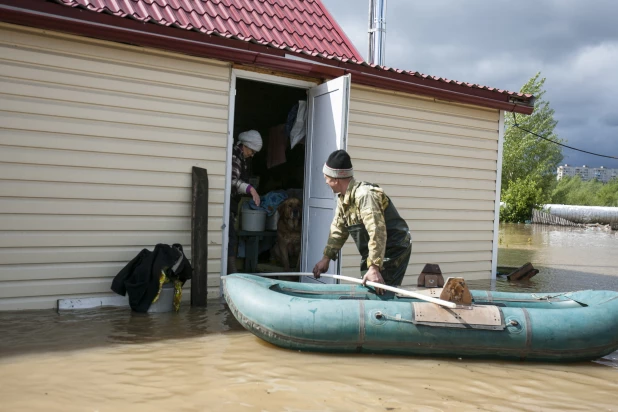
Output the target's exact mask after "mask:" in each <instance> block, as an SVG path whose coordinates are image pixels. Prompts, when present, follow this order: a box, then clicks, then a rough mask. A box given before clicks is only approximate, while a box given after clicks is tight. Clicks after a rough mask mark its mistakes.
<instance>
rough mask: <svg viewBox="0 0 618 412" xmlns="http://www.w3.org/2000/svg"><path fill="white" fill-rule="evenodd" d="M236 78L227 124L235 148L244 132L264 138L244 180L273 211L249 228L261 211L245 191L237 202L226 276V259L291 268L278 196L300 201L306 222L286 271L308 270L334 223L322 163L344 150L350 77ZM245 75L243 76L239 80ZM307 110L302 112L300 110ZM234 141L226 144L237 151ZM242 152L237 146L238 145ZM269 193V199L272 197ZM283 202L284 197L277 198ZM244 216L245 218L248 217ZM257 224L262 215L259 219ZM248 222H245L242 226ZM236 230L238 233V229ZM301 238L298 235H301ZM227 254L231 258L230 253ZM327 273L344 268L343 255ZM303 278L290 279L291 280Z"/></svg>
mask: <svg viewBox="0 0 618 412" xmlns="http://www.w3.org/2000/svg"><path fill="white" fill-rule="evenodd" d="M235 73H236V75H235V76H233V79H232V86H233V87H232V92H231V95H230V97H231V101H230V103H231V107H233V112H232V113H230V120H231V122H232V124H230V129H231V130H232V136H233V141H230V142H229V143H231V144H233V145H235V144H236V143H237V142H238V136H239V134H240V133H242V132H244V131H247V130H257V131H258V132H259V133H260V135H261V137H262V141H263V146H262V150H260V151H259V153H257V154H256V155H255V156H254V158H252V161H251V162H250V163H251V165H250V167H249V170H248V177H246V180H247V183H250V184H252V185H254V186H255V187H256V188H257V190H258V193H259V195H260V197H261V198H262V199H264V198H266V202H264V203H263V204H262V205H260V206H266V207H263V208H264V209H266V208H268V210H269V212H270V213H268V216H267V217H266V219H265V221H264V222H263V226H259V227H258V228H257V229H258V230H256V228H255V227H251V229H252V230H246V229H247V227H246V225H247V224H248V225H249V226H251V225H252V219H249V218H248V217H249V216H250V215H252V214H255V213H254V212H255V210H256V209H259V208H260V207H258V206H257V205H255V203H253V204H251V196H248V195H246V196H244V198H245V199H244V203H242V204H238V205H237V206H236V205H235V206H234V208H235V211H234V214H235V215H236V216H237V218H236V220H235V222H234V226H233V227H234V230H235V232H234V233H236V234H240V236H239V241H238V244H237V246H235V247H234V248H231V247H228V239H229V236H228V235H229V233H230V232H231V231H229V230H224V232H223V241H224V245H225V246H224V248H223V250H224V255H223V256H222V262H223V263H224V264H223V267H222V273H225V274H227V273H228V271H227V270H226V268H227V261H228V257H230V258H232V257H233V258H234V261H233V262H235V266H236V268H235V269H236V270H237V271H239V272H244V273H273V272H286V270H285V269H286V266H285V265H286V263H285V262H283V261H282V260H284V259H282V258H281V253H279V254H278V255H277V254H276V253H273V252H276V251H277V250H279V251H280V252H282V253H285V251H282V250H281V249H280V248H278V247H277V244H278V235H279V234H278V231H279V227H280V226H281V222H282V216H281V213H279V214H278V215H277V214H276V213H274V212H275V210H279V207H278V206H277V204H278V201H280V200H281V197H283V198H284V199H286V200H287V199H298V200H300V203H301V206H302V214H301V215H302V218H301V220H302V226H301V227H300V230H299V229H298V228H297V229H296V234H295V236H293V237H292V240H293V244H294V245H296V246H297V247H298V248H299V249H300V250H299V252H300V253H299V256H298V258H297V257H296V256H295V254H290V256H289V259H288V261H287V265H288V266H287V271H289V272H309V271H310V270H311V268H312V267H313V265H314V264H315V263H316V262H317V261H319V260H320V259H321V258H322V252H323V248H324V242H325V241H326V240H327V239H328V233H329V228H330V223H331V221H332V218H333V216H334V213H335V208H336V205H337V201H336V198H335V195H334V194H333V193H332V191H331V190H330V188H328V186H327V185H326V184H325V183H324V177H323V174H322V167H323V164H324V161H325V160H326V158H327V157H328V155H329V154H330V153H332V152H333V151H334V150H337V149H345V148H346V145H347V129H348V117H349V104H350V85H351V77H350V75H345V76H341V77H338V78H336V79H333V80H329V81H326V82H323V83H321V84H319V85H315V84H312V83H309V82H305V81H300V80H291V79H287V78H283V77H277V76H272V75H265V74H264V75H262V74H259V75H258V74H255V73H251V72H247V73H242V76H240V71H236V72H235ZM239 77H242V78H239ZM303 106H304V107H305V111H304V112H303V110H302V107H303ZM233 147H234V146H229V149H230V150H232V149H233ZM239 149H240V148H239ZM231 163H232V154H231V152H229V154H228V159H227V172H226V186H227V187H226V194H228V198H226V200H225V203H224V204H225V207H226V210H225V211H224V215H225V222H226V223H228V224H226V228H230V225H229V220H228V215H230V214H232V211H231V207H229V205H230V204H231V203H232V202H231V201H230V198H229V190H230V189H231V185H232V180H231ZM271 195H272V196H271ZM279 204H280V205H283V202H279ZM243 213H244V214H245V217H247V220H246V221H243ZM258 221H259V218H258ZM243 225H245V227H243ZM236 230H238V231H236ZM299 238H300V239H299ZM228 255H229V256H228ZM339 257H340V258H339V259H338V262H337V263H336V264H333V265H331V266H330V268H329V270H328V272H327V273H330V274H337V273H340V269H341V268H340V264H341V255H340V256H339ZM292 279H294V280H297V279H298V277H291V278H290V280H292ZM300 281H301V282H320V283H333V282H335V281H334V279H328V278H324V277H322V278H320V279H318V280H316V279H314V278H313V276H302V277H301V278H300Z"/></svg>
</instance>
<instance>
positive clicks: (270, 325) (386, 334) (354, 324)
mask: <svg viewBox="0 0 618 412" xmlns="http://www.w3.org/2000/svg"><path fill="white" fill-rule="evenodd" d="M223 288H224V296H225V299H226V302H227V304H228V306H229V308H230V310H231V312H232V313H233V314H234V316H235V317H236V319H237V320H238V321H239V322H240V323H241V324H242V325H243V326H244V327H245V328H246V329H248V330H249V331H251V332H252V333H253V334H255V335H256V336H258V337H260V338H262V339H264V340H265V341H267V342H270V343H272V344H274V345H276V346H280V347H283V348H287V349H293V350H301V351H315V352H360V353H375V354H393V355H420V356H449V357H461V358H495V359H513V360H533V361H556V362H575V361H584V360H593V359H598V358H600V357H603V356H605V355H608V354H610V353H612V352H614V351H616V350H618V292H613V291H592V290H587V291H577V292H568V293H552V294H548V293H536V294H534V293H508V292H491V291H477V290H474V291H471V292H472V297H473V301H474V302H473V309H471V310H474V308H477V307H482V306H492V307H496V308H497V309H492V310H494V311H496V312H499V314H500V316H501V327H495V328H494V329H484V328H483V327H482V326H481V327H470V326H469V325H468V326H463V327H462V326H461V325H459V326H458V327H453V326H450V327H448V326H445V325H444V324H437V325H436V324H431V325H428V324H423V323H420V322H417V321H416V320H415V316H414V315H415V313H414V311H415V307H417V308H418V307H419V306H418V305H417V306H415V305H414V303H422V302H423V301H422V300H418V299H414V298H408V297H402V296H398V295H395V294H393V293H387V294H385V295H382V296H379V295H377V294H376V293H375V292H374V291H373V290H371V289H369V288H366V287H363V286H360V285H322V284H309V283H297V282H286V281H279V280H274V279H268V278H263V277H260V276H254V275H246V274H234V275H229V276H226V277H224V278H223ZM426 305H433V304H426ZM417 310H418V309H417Z"/></svg>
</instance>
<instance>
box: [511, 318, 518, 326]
mask: <svg viewBox="0 0 618 412" xmlns="http://www.w3.org/2000/svg"><path fill="white" fill-rule="evenodd" d="M509 325H511V326H519V322H517V321H516V320H515V319H512V320H511V321H510V322H509Z"/></svg>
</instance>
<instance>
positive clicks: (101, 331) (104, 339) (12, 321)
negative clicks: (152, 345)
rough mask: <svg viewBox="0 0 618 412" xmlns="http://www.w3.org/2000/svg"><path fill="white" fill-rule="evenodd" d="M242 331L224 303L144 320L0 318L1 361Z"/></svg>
mask: <svg viewBox="0 0 618 412" xmlns="http://www.w3.org/2000/svg"><path fill="white" fill-rule="evenodd" d="M239 331H243V332H244V328H243V327H242V326H241V325H240V324H239V323H238V322H236V319H235V318H234V316H233V315H232V314H231V313H230V312H229V311H228V310H227V306H226V305H225V304H224V303H223V302H222V301H210V302H209V306H208V308H191V307H189V306H183V308H182V310H181V311H180V312H179V313H157V314H146V313H144V314H142V313H134V312H131V311H128V310H127V308H99V309H90V310H79V311H63V312H60V313H56V312H55V311H51V310H47V311H23V312H0V343H1V344H0V356H6V355H19V354H25V353H33V352H47V351H60V350H62V351H66V350H78V349H87V348H94V347H97V346H105V345H114V344H146V343H149V342H159V341H166V340H170V339H186V338H197V337H201V336H204V335H206V334H209V333H230V332H239Z"/></svg>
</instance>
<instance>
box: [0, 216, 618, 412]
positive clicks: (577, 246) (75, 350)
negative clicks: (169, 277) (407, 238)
mask: <svg viewBox="0 0 618 412" xmlns="http://www.w3.org/2000/svg"><path fill="white" fill-rule="evenodd" d="M500 239H501V245H500V250H499V264H500V265H501V266H520V265H522V264H523V263H525V262H528V261H530V262H531V263H532V264H533V265H534V266H535V267H536V268H538V269H540V273H539V274H537V275H536V276H535V277H534V278H532V279H531V280H530V281H528V282H509V281H507V280H506V279H505V278H498V279H497V280H496V281H495V282H494V283H493V284H492V283H491V282H489V281H487V282H481V281H474V282H470V285H471V287H473V288H475V289H493V290H503V291H527V292H530V291H547V292H561V291H568V290H577V289H591V288H592V289H613V290H618V277H617V275H618V274H617V273H616V268H617V267H618V253H616V251H617V250H618V236H617V234H616V232H609V233H608V232H604V231H599V230H596V231H595V230H585V229H570V228H567V229H562V228H550V227H543V226H530V225H503V226H501V229H500ZM0 399H1V401H0V402H1V403H0V410H2V411H4V410H6V411H38V410H44V411H56V410H58V411H63V412H66V411H73V410H75V411H124V410H130V411H148V412H152V411H159V410H161V411H163V410H165V411H169V410H173V411H175V410H187V411H193V410H195V411H204V410H213V411H219V410H221V411H224V410H234V411H235V410H247V411H262V410H272V411H275V410H277V411H292V410H294V411H308V410H313V411H316V410H320V411H322V410H328V411H350V410H354V411H376V410H382V411H385V410H395V411H398V410H418V411H443V410H457V411H465V410H491V411H513V410H529V411H537V410H544V411H545V410H555V411H563V410H566V409H570V410H578V411H584V410H589V411H595V412H596V411H598V410H610V411H611V410H616V405H618V353H613V354H611V355H609V356H607V357H605V358H603V359H599V360H597V361H595V362H584V363H577V364H566V365H559V364H558V365H556V364H543V363H519V362H500V361H469V360H467V359H462V360H453V359H440V358H431V357H419V358H416V357H395V356H373V355H353V354H349V355H328V354H315V353H299V352H296V351H289V350H283V349H280V348H277V347H274V346H272V345H270V344H268V343H266V342H264V341H262V340H260V339H258V338H256V337H255V336H253V335H252V334H250V333H248V332H246V331H245V330H244V329H243V328H242V327H241V326H240V325H239V324H238V323H237V322H236V320H235V319H234V317H233V316H232V315H231V314H230V312H229V311H228V310H227V308H226V306H225V304H224V303H223V302H222V301H218V300H217V301H209V306H208V307H207V308H205V309H199V308H189V307H183V308H182V309H181V312H180V313H178V314H175V313H159V314H135V313H131V312H130V311H128V310H127V308H105V309H96V310H87V311H76V312H64V313H60V314H58V313H56V312H54V311H33V312H13V313H9V312H0Z"/></svg>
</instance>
